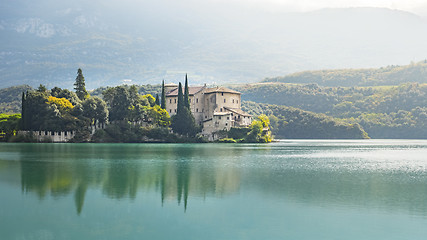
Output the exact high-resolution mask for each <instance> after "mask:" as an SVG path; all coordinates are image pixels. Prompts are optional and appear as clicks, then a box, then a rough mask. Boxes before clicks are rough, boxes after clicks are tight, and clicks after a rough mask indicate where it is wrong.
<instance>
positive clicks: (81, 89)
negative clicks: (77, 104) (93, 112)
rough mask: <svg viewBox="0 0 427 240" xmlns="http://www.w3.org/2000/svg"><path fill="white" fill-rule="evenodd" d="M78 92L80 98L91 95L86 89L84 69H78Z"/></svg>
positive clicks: (76, 86) (76, 87)
mask: <svg viewBox="0 0 427 240" xmlns="http://www.w3.org/2000/svg"><path fill="white" fill-rule="evenodd" d="M74 86H75V88H74V89H75V90H76V94H77V96H78V97H79V99H80V100H82V101H83V100H85V99H86V98H88V97H89V93H88V92H87V91H86V84H85V77H84V76H83V72H82V69H80V68H79V69H78V70H77V77H76V82H75V83H74Z"/></svg>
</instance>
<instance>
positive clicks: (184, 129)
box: [171, 83, 198, 136]
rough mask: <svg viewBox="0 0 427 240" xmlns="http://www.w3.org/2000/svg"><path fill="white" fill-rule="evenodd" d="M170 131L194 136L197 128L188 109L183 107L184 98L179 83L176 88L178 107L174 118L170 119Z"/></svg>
mask: <svg viewBox="0 0 427 240" xmlns="http://www.w3.org/2000/svg"><path fill="white" fill-rule="evenodd" d="M171 127H172V129H173V130H174V132H176V133H179V134H183V135H187V136H194V135H196V133H197V131H198V128H197V125H196V122H195V120H194V117H193V114H191V111H190V109H189V108H188V107H186V106H184V96H183V94H182V84H181V83H179V87H178V105H177V111H176V114H175V116H173V118H172V124H171Z"/></svg>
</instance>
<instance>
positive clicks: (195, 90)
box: [166, 86, 204, 97]
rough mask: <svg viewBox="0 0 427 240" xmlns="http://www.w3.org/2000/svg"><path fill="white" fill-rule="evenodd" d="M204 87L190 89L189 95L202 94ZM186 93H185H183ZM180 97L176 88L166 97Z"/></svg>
mask: <svg viewBox="0 0 427 240" xmlns="http://www.w3.org/2000/svg"><path fill="white" fill-rule="evenodd" d="M203 88H204V87H203V86H200V87H188V95H190V96H192V95H194V94H196V93H198V92H200V91H201V90H202V89H203ZM183 93H184V92H183ZM175 96H178V88H175V89H174V90H172V91H170V92H169V93H167V94H166V97H175Z"/></svg>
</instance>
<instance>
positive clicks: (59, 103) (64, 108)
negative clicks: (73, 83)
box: [47, 96, 74, 112]
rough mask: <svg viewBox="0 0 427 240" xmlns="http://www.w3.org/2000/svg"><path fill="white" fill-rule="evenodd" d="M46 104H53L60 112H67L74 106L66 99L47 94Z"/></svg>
mask: <svg viewBox="0 0 427 240" xmlns="http://www.w3.org/2000/svg"><path fill="white" fill-rule="evenodd" d="M47 104H49V105H55V107H56V108H57V109H59V111H61V112H69V111H71V110H72V109H73V108H74V106H73V104H71V102H70V101H68V100H67V99H65V98H57V97H52V96H49V97H48V98H47Z"/></svg>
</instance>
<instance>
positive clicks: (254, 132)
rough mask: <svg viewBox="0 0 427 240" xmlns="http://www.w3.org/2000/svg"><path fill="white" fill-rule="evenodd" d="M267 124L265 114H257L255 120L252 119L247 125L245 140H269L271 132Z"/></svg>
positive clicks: (268, 122) (265, 141)
mask: <svg viewBox="0 0 427 240" xmlns="http://www.w3.org/2000/svg"><path fill="white" fill-rule="evenodd" d="M269 125H270V120H269V119H268V117H267V116H266V115H265V114H261V115H259V116H258V117H257V118H256V119H255V120H253V121H252V123H251V125H250V127H249V129H250V131H249V133H248V134H247V136H246V138H245V142H260V143H269V142H271V132H270V128H269Z"/></svg>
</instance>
